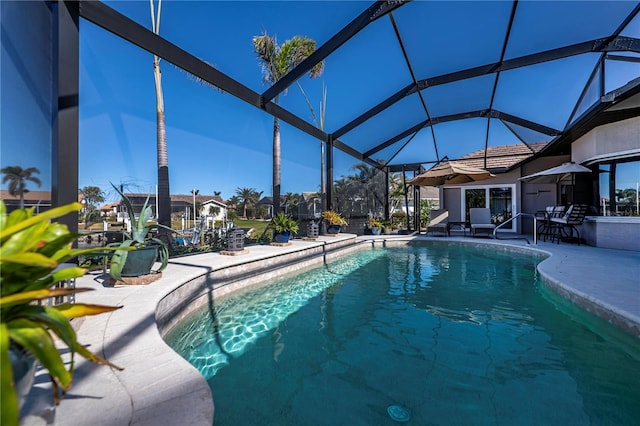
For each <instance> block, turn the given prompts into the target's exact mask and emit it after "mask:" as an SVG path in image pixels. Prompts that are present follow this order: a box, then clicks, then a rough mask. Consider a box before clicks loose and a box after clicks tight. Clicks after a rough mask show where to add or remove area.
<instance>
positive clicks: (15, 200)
mask: <svg viewBox="0 0 640 426" xmlns="http://www.w3.org/2000/svg"><path fill="white" fill-rule="evenodd" d="M23 197H24V207H25V208H28V207H34V208H35V212H36V213H40V212H42V211H45V210H49V208H50V207H51V192H50V191H31V190H29V191H26V192H25V193H24V194H23ZM0 199H1V200H2V201H4V205H5V206H6V207H7V211H9V212H10V211H12V210H15V209H17V208H20V197H19V196H14V195H11V194H10V193H9V191H8V190H6V189H2V190H0ZM78 201H80V199H78Z"/></svg>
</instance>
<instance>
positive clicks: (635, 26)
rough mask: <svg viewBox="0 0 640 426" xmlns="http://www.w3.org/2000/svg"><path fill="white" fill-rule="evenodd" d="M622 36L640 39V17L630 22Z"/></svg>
mask: <svg viewBox="0 0 640 426" xmlns="http://www.w3.org/2000/svg"><path fill="white" fill-rule="evenodd" d="M620 35H621V36H625V37H635V38H640V15H637V16H636V17H635V18H633V19H632V20H631V22H629V24H628V25H627V26H626V27H624V29H623V30H622V32H621V33H620Z"/></svg>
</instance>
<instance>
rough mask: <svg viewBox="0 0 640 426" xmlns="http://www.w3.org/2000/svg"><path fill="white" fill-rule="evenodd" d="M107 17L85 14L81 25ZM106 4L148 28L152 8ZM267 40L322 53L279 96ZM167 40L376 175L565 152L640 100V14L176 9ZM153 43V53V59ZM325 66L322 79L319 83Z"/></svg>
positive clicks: (600, 9) (317, 6)
mask: <svg viewBox="0 0 640 426" xmlns="http://www.w3.org/2000/svg"><path fill="white" fill-rule="evenodd" d="M95 4H97V3H96V2H88V1H87V2H81V8H80V9H81V14H82V13H83V12H82V10H83V9H86V10H87V11H89V10H91V9H93V8H95V7H96V6H95ZM107 4H108V5H109V6H111V7H113V8H115V9H116V10H118V11H120V12H122V13H124V14H125V15H126V16H128V17H130V18H131V19H133V20H134V21H136V22H138V23H140V25H142V26H143V27H145V28H150V22H149V21H150V15H149V3H148V2H147V1H139V2H138V1H136V2H119V1H110V2H108V3H107ZM94 10H95V9H94ZM87 14H89V15H90V13H89V12H87ZM85 17H86V16H85ZM87 19H90V20H92V19H95V16H94V17H88V18H87ZM93 22H95V20H94V21H93ZM185 22H189V26H190V28H189V31H184V30H183V29H184V23H185ZM121 24H122V25H120V28H117V27H118V26H115V27H114V28H113V29H111V31H113V32H115V33H116V34H118V33H119V32H120V31H122V29H123V28H126V25H124V23H121ZM102 26H103V27H104V26H105V25H102ZM107 26H108V24H107ZM263 30H266V31H267V32H268V33H269V34H271V35H275V36H276V37H277V39H278V41H279V42H283V41H284V40H287V39H289V38H291V37H292V36H294V35H306V36H308V37H311V38H312V39H314V40H316V42H317V49H318V50H317V51H316V52H315V53H314V54H313V55H312V56H311V57H310V58H309V59H307V60H305V61H304V62H303V63H302V64H300V65H299V66H298V67H297V68H294V69H293V70H292V71H290V72H289V74H287V75H285V76H284V77H283V78H282V80H281V81H280V82H277V83H275V84H274V85H273V86H267V85H265V84H264V82H263V79H262V73H261V69H260V64H259V62H258V60H257V58H256V55H255V53H254V51H253V46H252V42H251V40H252V37H253V36H255V35H258V34H260V33H261V32H262V31H263ZM134 33H135V31H134ZM160 33H161V36H162V37H163V38H166V39H167V40H168V41H170V42H171V43H174V44H175V45H177V46H178V47H180V48H182V49H184V50H186V51H187V53H190V54H192V55H194V56H195V57H197V58H200V60H202V61H205V62H206V63H208V64H210V65H213V66H214V68H215V69H217V70H219V71H220V72H221V73H223V76H224V77H228V78H229V79H228V80H225V79H224V78H220V76H218V75H217V74H216V73H215V72H211V70H210V69H207V68H209V67H206V66H205V67H190V61H191V59H182V60H180V58H178V60H177V62H178V66H183V67H185V68H189V69H190V70H191V71H190V72H191V73H194V74H196V75H198V76H199V77H202V76H203V75H205V76H206V77H207V78H209V81H212V80H215V81H216V82H217V83H219V84H217V85H218V87H220V86H222V90H223V92H224V94H223V95H222V96H227V95H230V96H235V97H238V98H241V99H242V100H243V101H244V102H247V103H249V104H251V105H252V106H253V107H256V108H258V109H261V110H263V111H266V112H267V113H269V114H271V115H275V116H278V117H280V119H281V120H282V121H283V122H285V123H287V124H288V125H291V126H293V127H295V128H296V129H298V130H302V131H304V132H306V133H308V134H309V135H313V138H311V139H310V140H313V139H314V138H322V139H324V140H325V141H331V140H337V141H339V143H337V144H336V146H337V147H338V150H341V151H344V152H346V153H349V154H351V155H353V157H356V161H362V160H365V161H369V162H370V163H373V160H375V159H379V158H384V159H386V160H387V161H389V160H390V164H393V165H397V164H402V163H406V164H416V163H425V164H428V163H433V162H436V161H439V160H441V159H442V158H445V157H446V158H449V159H455V158H458V157H461V156H464V155H467V154H469V153H471V152H474V151H478V150H481V149H485V147H495V146H500V145H510V144H514V143H535V142H542V141H551V142H554V141H556V138H557V140H562V141H564V140H565V139H562V138H563V136H565V135H567V134H568V135H572V134H573V133H572V132H570V130H571V128H570V126H572V124H571V123H577V122H578V121H577V120H578V119H579V118H580V119H582V117H586V118H588V119H590V117H591V115H590V114H592V112H593V111H598V108H600V109H601V110H604V109H605V108H606V107H607V106H609V107H610V105H607V104H606V97H604V96H603V95H604V94H606V93H607V92H611V91H613V90H619V89H620V88H621V87H623V88H624V91H623V92H620V93H622V94H623V97H622V99H616V101H617V102H618V101H620V102H624V101H625V96H626V97H627V98H631V99H633V98H632V97H633V96H636V95H637V94H638V87H640V3H639V2H637V1H553V2H550V1H518V2H515V1H456V2H454V1H413V2H402V1H400V2H386V1H380V2H373V3H362V2H360V1H341V2H321V1H312V2H286V1H282V2H277V1H256V2H231V1H193V2H191V1H169V0H165V1H164V2H163V21H162V28H161V32H160ZM129 34H131V33H129ZM123 37H124V38H128V39H129V40H130V41H132V42H134V43H136V44H140V45H141V46H143V45H144V44H145V42H146V40H144V37H141V36H140V37H141V39H140V40H138V41H135V40H131V37H132V36H131V35H123ZM133 37H134V38H135V36H133ZM616 37H617V38H616ZM621 37H622V38H621ZM624 37H626V38H624ZM596 39H599V40H600V42H599V43H598V42H594V40H596ZM203 41H204V42H203ZM603 41H604V42H603ZM153 42H154V40H152V42H151V45H149V44H147V45H146V47H145V46H143V47H144V48H146V49H148V50H150V51H153V50H154V47H153ZM160 45H161V44H158V46H160ZM150 46H151V47H150ZM163 48H166V46H165V47H158V49H159V50H157V51H156V53H158V54H159V55H160V56H162V54H163V52H162V49H163ZM169 50H171V49H169ZM171 54H172V55H174V56H172V57H173V60H174V62H176V56H175V52H173V53H171ZM320 60H323V61H324V72H323V74H322V76H321V77H319V78H316V79H310V78H308V77H307V76H306V72H307V71H308V70H309V69H311V68H312V67H313V66H314V65H315V64H317V63H318V61H320ZM180 63H182V65H180ZM602 63H604V67H601V65H600V64H602ZM207 78H204V79H205V80H206V79H207ZM629 82H632V83H631V84H628V83H629ZM299 86H301V87H302V88H303V90H304V92H305V93H306V95H307V98H308V99H305V96H303V94H302V91H301V89H300V87H299ZM323 87H325V88H326V92H327V99H326V101H327V102H326V115H325V117H324V119H325V120H324V121H325V125H324V132H318V131H317V130H316V129H314V128H313V127H320V124H319V119H320V100H321V98H322V91H323ZM211 93H212V95H211V96H221V94H220V92H219V91H211ZM620 93H618V92H616V96H619V95H620ZM276 99H277V100H278V102H279V106H278V107H276V106H275V105H273V103H272V102H274V101H275V100H276ZM309 104H311V108H313V110H314V112H315V113H316V117H315V119H314V117H313V114H312V112H311V109H310V105H309ZM629 104H630V105H635V103H634V102H631V103H629ZM425 106H426V110H425ZM594 106H598V108H593V107H594ZM587 112H589V114H585V113H587ZM628 114H629V113H627V116H628ZM609 117H614V118H609ZM617 117H618V116H614V115H609V116H607V120H609V119H623V118H617ZM620 117H621V116H620ZM489 119H491V121H490V122H489V121H488V120H489ZM488 123H490V125H489V126H487V124H488ZM568 126H569V127H568ZM416 132H417V134H416V135H415V136H414V133H416ZM570 137H573V136H570ZM563 143H564V142H563ZM398 151H399V152H398Z"/></svg>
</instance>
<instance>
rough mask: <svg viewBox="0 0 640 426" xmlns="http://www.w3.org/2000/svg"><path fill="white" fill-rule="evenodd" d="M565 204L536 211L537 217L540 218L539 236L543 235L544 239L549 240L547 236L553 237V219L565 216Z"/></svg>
mask: <svg viewBox="0 0 640 426" xmlns="http://www.w3.org/2000/svg"><path fill="white" fill-rule="evenodd" d="M564 210H565V207H564V206H548V207H546V208H545V209H544V210H541V211H538V212H536V213H535V216H536V219H538V221H539V224H538V229H537V232H538V237H540V236H541V237H542V238H543V240H544V241H547V237H549V238H551V230H552V227H551V219H553V218H561V217H562V216H564Z"/></svg>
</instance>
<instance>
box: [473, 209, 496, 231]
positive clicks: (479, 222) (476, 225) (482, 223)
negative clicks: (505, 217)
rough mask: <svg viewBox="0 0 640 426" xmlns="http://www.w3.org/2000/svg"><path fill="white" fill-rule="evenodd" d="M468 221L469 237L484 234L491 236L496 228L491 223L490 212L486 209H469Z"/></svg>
mask: <svg viewBox="0 0 640 426" xmlns="http://www.w3.org/2000/svg"><path fill="white" fill-rule="evenodd" d="M469 219H470V222H471V236H473V237H475V236H476V234H478V233H479V232H480V233H486V234H487V235H489V236H491V234H492V233H493V230H494V229H495V228H496V226H495V225H494V224H493V223H491V211H490V210H489V209H488V208H479V207H474V208H471V209H469Z"/></svg>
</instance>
